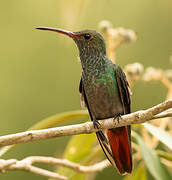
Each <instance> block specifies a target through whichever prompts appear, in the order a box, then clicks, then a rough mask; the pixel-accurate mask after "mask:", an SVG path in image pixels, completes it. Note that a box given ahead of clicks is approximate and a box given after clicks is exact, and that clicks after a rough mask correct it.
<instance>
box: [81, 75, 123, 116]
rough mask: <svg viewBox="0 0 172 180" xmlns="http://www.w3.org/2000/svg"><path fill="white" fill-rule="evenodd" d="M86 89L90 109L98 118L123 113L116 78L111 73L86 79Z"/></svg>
mask: <svg viewBox="0 0 172 180" xmlns="http://www.w3.org/2000/svg"><path fill="white" fill-rule="evenodd" d="M84 89H85V93H86V97H87V101H88V105H89V109H90V111H91V113H92V115H93V116H94V117H95V118H96V119H104V118H108V117H113V116H115V115H116V114H119V113H120V114H122V113H123V106H122V103H121V99H120V96H119V91H118V87H117V83H116V79H115V78H114V77H113V75H111V74H110V73H108V74H101V75H99V76H91V77H89V78H88V80H85V81H84Z"/></svg>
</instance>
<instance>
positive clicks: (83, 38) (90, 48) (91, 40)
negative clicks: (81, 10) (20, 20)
mask: <svg viewBox="0 0 172 180" xmlns="http://www.w3.org/2000/svg"><path fill="white" fill-rule="evenodd" d="M36 29H39V30H47V31H53V32H57V33H61V34H64V35H67V36H68V37H70V38H72V39H73V40H74V41H75V43H76V44H77V46H78V49H79V52H80V55H81V54H84V53H85V52H86V53H100V54H102V55H105V54H106V47H105V42H104V39H103V37H102V36H101V34H99V33H98V32H96V31H95V30H84V31H78V32H71V31H66V30H63V29H58V28H50V27H38V28H36Z"/></svg>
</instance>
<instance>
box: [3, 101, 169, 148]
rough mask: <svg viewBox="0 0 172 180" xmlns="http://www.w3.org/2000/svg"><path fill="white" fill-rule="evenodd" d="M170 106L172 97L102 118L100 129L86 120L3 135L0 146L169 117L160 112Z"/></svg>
mask: <svg viewBox="0 0 172 180" xmlns="http://www.w3.org/2000/svg"><path fill="white" fill-rule="evenodd" d="M169 108H172V99H169V100H167V101H164V102H163V103H161V104H158V105H156V106H154V107H152V108H149V109H147V110H142V111H137V112H134V113H131V114H127V115H123V116H121V118H118V119H114V118H110V119H105V120H100V121H99V123H100V128H99V129H95V128H94V126H93V123H92V122H86V123H82V124H77V125H69V126H62V127H56V128H49V129H43V130H32V131H26V132H21V133H16V134H10V135H6V136H1V137H0V147H2V146H7V145H12V144H18V143H24V142H32V141H37V140H41V139H49V138H55V137H60V136H70V135H77V134H88V133H92V132H97V131H99V130H102V129H110V128H116V127H121V126H126V125H130V124H139V123H143V122H146V121H149V120H152V119H155V118H160V117H167V116H166V115H165V114H164V113H162V114H160V115H158V114H159V113H161V112H163V111H165V110H167V109H169ZM167 113H168V115H170V117H171V113H169V112H167Z"/></svg>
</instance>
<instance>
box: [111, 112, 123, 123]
mask: <svg viewBox="0 0 172 180" xmlns="http://www.w3.org/2000/svg"><path fill="white" fill-rule="evenodd" d="M113 119H114V120H115V119H116V120H117V121H118V123H119V120H121V119H122V117H121V114H117V115H115V116H114V118H113Z"/></svg>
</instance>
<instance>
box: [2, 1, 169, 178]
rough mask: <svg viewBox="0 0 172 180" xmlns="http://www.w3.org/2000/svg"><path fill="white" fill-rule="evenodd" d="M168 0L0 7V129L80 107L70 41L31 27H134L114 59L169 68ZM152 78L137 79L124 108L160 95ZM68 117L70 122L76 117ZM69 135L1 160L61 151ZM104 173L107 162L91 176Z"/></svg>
mask: <svg viewBox="0 0 172 180" xmlns="http://www.w3.org/2000/svg"><path fill="white" fill-rule="evenodd" d="M171 9H172V1H171V0H164V1H162V0H144V1H138V0H132V1H131V0H130V1H129V0H121V1H118V0H101V1H100V0H94V1H91V0H73V1H70V0H49V1H42V0H18V1H11V0H6V1H1V5H0V118H1V126H0V135H5V134H9V133H15V132H20V131H24V130H26V129H27V128H29V127H30V126H31V125H33V124H34V123H36V122H38V121H40V120H42V119H44V118H46V117H49V116H51V115H54V114H56V113H59V112H64V111H69V110H76V109H80V97H79V93H78V84H79V80H80V73H81V69H80V64H79V62H78V51H77V48H76V46H75V44H74V42H72V40H71V39H69V38H67V37H65V36H62V35H59V34H55V33H51V32H43V31H38V30H35V27H38V26H51V27H59V28H64V29H68V30H72V31H78V30H83V29H96V30H98V31H99V29H98V23H99V22H100V21H101V20H104V19H106V20H109V21H111V22H112V23H113V25H114V27H125V28H131V29H134V30H135V31H136V32H137V35H138V40H137V41H136V43H132V44H126V45H123V46H121V47H120V48H119V49H118V51H117V63H118V64H120V65H121V66H122V67H124V65H126V64H128V63H133V62H140V63H142V64H143V65H144V67H148V66H154V67H156V68H159V67H160V68H162V69H169V68H171V64H170V62H169V57H170V55H171V54H172V10H171ZM165 95H166V89H165V87H163V86H162V85H161V84H160V83H158V82H154V83H151V84H149V83H143V81H138V82H137V83H136V84H135V86H134V89H133V96H132V102H133V104H132V111H136V110H139V109H144V108H148V107H151V106H153V105H155V104H158V103H160V102H161V101H163V100H164V98H165ZM78 122H79V121H72V122H71V123H78ZM68 139H69V137H62V138H56V139H53V140H44V141H40V142H34V143H27V144H22V145H18V146H17V147H16V148H14V149H13V150H12V151H11V152H9V153H7V154H6V155H5V156H4V158H18V159H22V158H24V157H26V156H30V155H44V156H48V155H50V156H52V155H54V154H58V155H59V157H60V155H61V154H62V153H63V151H64V148H65V145H66V143H67V140H68ZM105 177H106V178H108V179H111V178H112V177H113V168H108V169H106V170H104V171H103V172H101V173H100V174H99V175H98V176H97V178H96V179H100V180H101V179H104V178H105ZM31 178H32V180H43V179H45V178H43V177H39V176H36V175H32V174H29V173H25V172H8V173H5V174H0V179H2V180H11V179H13V180H17V179H25V180H29V179H31Z"/></svg>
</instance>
